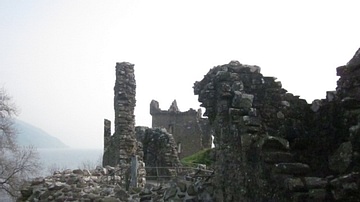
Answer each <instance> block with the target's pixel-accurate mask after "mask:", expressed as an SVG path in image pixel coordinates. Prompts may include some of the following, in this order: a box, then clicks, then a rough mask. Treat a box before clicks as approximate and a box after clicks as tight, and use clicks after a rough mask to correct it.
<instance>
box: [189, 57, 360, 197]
mask: <svg viewBox="0 0 360 202" xmlns="http://www.w3.org/2000/svg"><path fill="white" fill-rule="evenodd" d="M359 61H360V60H359V51H358V52H357V53H356V54H355V56H354V57H353V59H352V60H351V61H350V62H349V63H348V64H347V65H346V66H342V67H339V68H337V75H338V76H340V79H339V80H338V82H337V84H338V86H337V88H336V91H328V92H327V94H326V99H321V100H320V99H319V100H315V101H314V102H313V103H312V104H311V105H309V104H307V102H306V101H305V100H303V99H300V98H299V96H294V95H293V94H291V93H287V91H286V90H285V89H282V85H281V83H280V82H278V81H276V78H273V77H263V76H262V75H261V74H260V68H254V67H250V66H247V65H243V64H241V63H239V62H236V61H232V62H230V63H229V64H225V65H221V66H216V67H214V68H212V69H211V70H210V71H209V72H208V74H206V75H205V76H204V79H203V80H201V81H197V82H195V84H194V93H195V94H196V95H198V100H199V101H200V102H201V103H202V104H201V106H203V107H205V109H206V111H205V115H206V116H208V118H209V121H210V123H211V124H212V126H213V128H214V131H215V133H214V137H215V140H214V143H215V150H216V165H215V170H216V176H215V183H216V185H217V189H216V190H215V196H216V198H217V200H219V201H263V200H265V201H266V200H268V199H269V197H270V196H271V199H272V200H276V201H313V200H315V201H322V200H329V199H330V200H333V198H335V200H344V199H345V198H346V200H348V201H351V200H353V199H354V198H355V196H358V194H356V190H358V189H359V186H358V184H357V183H355V182H345V181H342V180H339V174H345V173H349V172H353V171H359V170H360V163H359V162H360V79H359V78H360V65H359V64H360V62H359ZM243 95H246V96H243ZM269 137H276V138H280V139H284V140H285V141H284V142H287V143H286V144H287V146H284V144H282V143H281V141H276V139H275V140H274V141H273V140H271V138H270V139H269ZM268 139H269V140H268ZM266 142H267V143H266ZM270 170H272V171H273V172H269V171H270ZM269 173H272V174H270V175H269ZM310 176H311V177H310ZM327 176H332V177H327ZM299 177H301V178H299ZM333 178H335V179H337V180H335V181H334V180H333V181H332V183H335V182H338V183H339V184H341V185H337V184H336V183H335V184H336V185H331V186H330V185H329V184H328V179H333ZM351 179H354V176H353V177H351ZM286 184H287V185H286ZM341 186H344V187H347V188H341ZM234 187H237V188H239V187H241V189H240V190H238V189H235V188H234ZM284 187H287V189H288V190H287V191H286V190H284ZM333 188H334V190H333V192H332V194H330V192H329V191H328V190H329V189H331V190H332V189H333ZM289 190H290V192H294V193H288V191H289ZM297 191H302V192H301V193H300V192H297ZM303 191H305V192H303ZM269 193H272V194H269ZM346 194H347V196H346Z"/></svg>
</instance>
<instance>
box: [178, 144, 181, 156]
mask: <svg viewBox="0 0 360 202" xmlns="http://www.w3.org/2000/svg"><path fill="white" fill-rule="evenodd" d="M180 153H181V142H179V143H178V154H180Z"/></svg>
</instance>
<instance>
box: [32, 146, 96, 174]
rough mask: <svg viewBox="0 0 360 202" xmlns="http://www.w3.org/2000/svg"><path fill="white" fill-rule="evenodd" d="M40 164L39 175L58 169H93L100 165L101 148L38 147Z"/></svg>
mask: <svg viewBox="0 0 360 202" xmlns="http://www.w3.org/2000/svg"><path fill="white" fill-rule="evenodd" d="M37 151H38V153H39V158H40V162H41V165H42V168H41V172H40V173H39V174H38V175H39V176H48V175H50V174H52V173H51V171H53V170H56V169H59V170H65V169H77V168H81V169H84V168H87V169H94V168H95V167H96V166H98V165H101V163H102V155H103V149H69V148H66V149H38V150H37Z"/></svg>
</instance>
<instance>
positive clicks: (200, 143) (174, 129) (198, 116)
mask: <svg viewBox="0 0 360 202" xmlns="http://www.w3.org/2000/svg"><path fill="white" fill-rule="evenodd" d="M150 114H151V116H152V128H165V129H166V130H167V132H168V133H170V134H172V135H173V137H174V140H175V143H176V147H177V150H178V155H179V158H183V157H186V156H190V155H192V154H194V153H196V152H198V151H200V150H202V149H205V148H211V143H212V137H211V135H212V130H211V127H210V125H209V122H208V120H207V119H206V118H202V112H201V109H199V110H198V111H196V110H194V109H190V110H188V111H185V112H181V111H180V110H179V108H178V107H177V103H176V100H174V101H173V103H172V104H171V106H170V108H169V110H161V109H160V108H159V103H158V102H157V101H155V100H152V101H151V103H150Z"/></svg>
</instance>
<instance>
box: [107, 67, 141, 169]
mask: <svg viewBox="0 0 360 202" xmlns="http://www.w3.org/2000/svg"><path fill="white" fill-rule="evenodd" d="M115 68H116V81H115V86H114V110H115V132H114V134H113V135H112V136H111V137H110V136H109V133H110V132H109V130H110V124H111V123H110V121H108V120H105V122H104V130H105V131H104V133H105V134H104V158H103V165H104V166H106V165H110V166H117V165H121V166H123V165H125V164H127V165H130V161H131V158H132V157H133V156H134V155H136V151H137V142H136V138H135V115H134V109H135V105H136V100H135V94H136V82H135V75H134V65H133V64H130V63H127V62H122V63H116V67H115Z"/></svg>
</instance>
